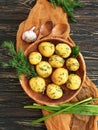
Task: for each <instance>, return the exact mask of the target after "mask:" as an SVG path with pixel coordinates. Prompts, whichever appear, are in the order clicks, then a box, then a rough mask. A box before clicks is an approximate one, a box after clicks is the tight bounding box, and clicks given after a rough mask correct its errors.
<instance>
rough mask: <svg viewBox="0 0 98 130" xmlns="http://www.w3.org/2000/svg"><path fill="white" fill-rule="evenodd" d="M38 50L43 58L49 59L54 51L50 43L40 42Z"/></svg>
mask: <svg viewBox="0 0 98 130" xmlns="http://www.w3.org/2000/svg"><path fill="white" fill-rule="evenodd" d="M38 49H39V52H40V53H41V54H42V55H43V56H45V57H50V56H51V55H53V53H54V51H55V46H54V44H52V43H51V42H42V43H40V45H39V46H38Z"/></svg>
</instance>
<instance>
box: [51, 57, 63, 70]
mask: <svg viewBox="0 0 98 130" xmlns="http://www.w3.org/2000/svg"><path fill="white" fill-rule="evenodd" d="M64 62H65V60H64V59H63V58H62V57H60V56H58V55H52V56H51V57H50V58H49V63H50V65H51V66H52V67H54V68H59V67H63V65H64Z"/></svg>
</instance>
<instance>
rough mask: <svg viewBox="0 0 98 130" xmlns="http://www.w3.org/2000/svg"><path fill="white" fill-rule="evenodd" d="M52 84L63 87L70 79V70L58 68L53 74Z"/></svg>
mask: <svg viewBox="0 0 98 130" xmlns="http://www.w3.org/2000/svg"><path fill="white" fill-rule="evenodd" d="M51 78H52V82H53V83H55V84H57V85H63V84H65V83H66V81H67V79H68V70H67V69H64V68H57V69H56V70H54V72H53V74H52V77H51Z"/></svg>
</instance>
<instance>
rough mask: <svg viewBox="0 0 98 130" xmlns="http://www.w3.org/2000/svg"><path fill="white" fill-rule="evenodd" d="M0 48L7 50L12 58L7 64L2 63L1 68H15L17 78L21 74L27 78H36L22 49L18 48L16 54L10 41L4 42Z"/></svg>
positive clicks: (32, 67)
mask: <svg viewBox="0 0 98 130" xmlns="http://www.w3.org/2000/svg"><path fill="white" fill-rule="evenodd" d="M2 47H3V48H7V49H8V51H9V53H10V55H11V57H12V59H11V60H9V62H7V63H6V62H3V63H2V65H3V67H12V68H15V69H16V73H17V75H18V77H19V78H20V76H21V75H22V74H25V75H26V76H27V77H28V78H30V77H33V76H37V73H36V72H35V69H34V66H31V65H30V64H29V62H28V59H27V57H26V56H25V55H24V51H23V49H22V47H20V49H19V51H18V52H16V50H15V48H14V43H13V42H11V41H10V42H7V41H5V42H4V43H3V44H2Z"/></svg>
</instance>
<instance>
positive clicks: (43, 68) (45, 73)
mask: <svg viewBox="0 0 98 130" xmlns="http://www.w3.org/2000/svg"><path fill="white" fill-rule="evenodd" d="M36 72H37V73H38V75H39V76H41V77H43V78H47V77H49V76H50V75H51V73H52V67H51V65H50V64H49V63H48V62H47V61H41V62H40V63H39V64H37V65H36Z"/></svg>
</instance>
